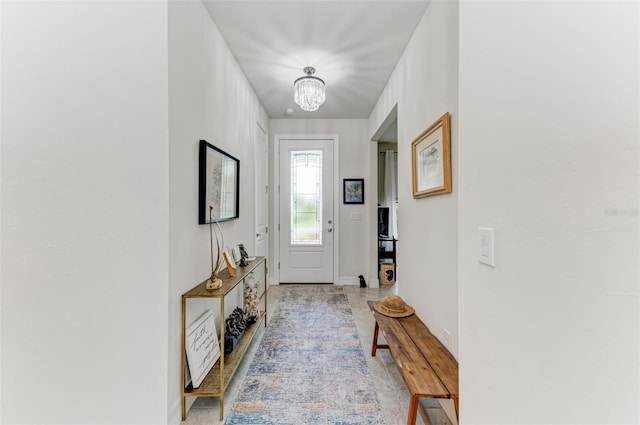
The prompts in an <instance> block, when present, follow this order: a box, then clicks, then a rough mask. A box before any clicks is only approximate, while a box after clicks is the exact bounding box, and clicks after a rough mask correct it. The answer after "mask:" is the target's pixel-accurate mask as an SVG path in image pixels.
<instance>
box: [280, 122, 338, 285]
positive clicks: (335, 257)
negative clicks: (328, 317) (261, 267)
mask: <svg viewBox="0 0 640 425" xmlns="http://www.w3.org/2000/svg"><path fill="white" fill-rule="evenodd" d="M273 140H274V142H275V143H274V149H273V164H274V166H273V182H274V184H275V186H276V188H277V189H276V190H274V191H273V193H274V195H275V196H274V202H273V219H274V223H273V224H274V226H273V228H274V230H275V231H274V232H273V233H272V234H274V233H275V232H277V235H278V240H279V239H280V226H279V221H280V166H279V165H280V141H281V140H331V141H332V143H333V183H334V184H333V205H334V207H333V208H334V209H333V238H334V239H333V284H334V285H337V284H338V283H339V282H340V185H339V181H340V162H339V158H340V156H339V147H340V136H339V135H338V134H276V135H275V136H274V138H273ZM273 245H274V248H275V249H274V253H273V254H274V255H273V259H274V261H273V266H274V267H273V268H274V273H273V276H274V283H275V284H279V283H280V268H279V267H278V264H280V244H279V243H274V244H273Z"/></svg>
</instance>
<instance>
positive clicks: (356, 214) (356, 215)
mask: <svg viewBox="0 0 640 425" xmlns="http://www.w3.org/2000/svg"><path fill="white" fill-rule="evenodd" d="M351 220H362V214H361V213H359V212H352V213H351Z"/></svg>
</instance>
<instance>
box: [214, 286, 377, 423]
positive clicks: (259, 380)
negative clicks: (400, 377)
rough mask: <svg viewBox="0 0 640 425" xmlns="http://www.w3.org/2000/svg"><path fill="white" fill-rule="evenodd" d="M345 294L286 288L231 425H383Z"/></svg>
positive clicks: (244, 383)
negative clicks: (338, 424)
mask: <svg viewBox="0 0 640 425" xmlns="http://www.w3.org/2000/svg"><path fill="white" fill-rule="evenodd" d="M345 292H346V291H345V289H344V287H334V286H333V285H331V286H328V285H327V286H283V287H282V292H281V296H280V299H281V301H280V302H279V303H278V307H277V309H276V310H275V311H274V314H273V316H272V317H271V318H270V320H269V327H268V328H267V330H268V331H267V332H264V334H263V336H262V339H261V341H260V345H259V346H258V349H257V351H256V353H255V355H254V357H253V360H252V362H251V365H250V366H249V370H248V371H247V374H246V377H245V378H244V380H243V381H241V382H240V385H239V389H238V393H237V396H236V397H235V401H234V405H233V410H232V411H231V412H230V414H228V416H227V419H226V421H225V424H226V425H245V424H261V425H279V424H337V423H340V424H367V425H383V424H385V423H386V422H385V420H384V417H383V415H382V410H381V409H380V405H379V403H378V399H379V397H378V396H377V395H376V389H375V388H376V387H375V385H374V383H373V376H372V373H371V371H370V369H369V366H368V364H367V357H368V355H366V354H365V352H364V350H363V348H362V345H361V343H360V339H359V338H358V329H357V327H356V324H355V322H354V319H353V313H352V311H351V308H350V306H349V301H348V298H347V294H346V293H345Z"/></svg>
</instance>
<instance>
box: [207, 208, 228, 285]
mask: <svg viewBox="0 0 640 425" xmlns="http://www.w3.org/2000/svg"><path fill="white" fill-rule="evenodd" d="M214 224H215V228H216V229H217V231H214V226H213V225H214ZM214 235H215V240H216V261H215V262H214V261H213V239H214ZM209 240H210V246H211V277H210V278H209V279H207V282H206V284H205V287H206V288H207V289H209V290H214V289H219V288H220V287H221V286H222V279H220V278H219V277H218V273H220V269H221V267H222V266H223V261H224V259H223V257H224V255H223V253H222V247H223V246H224V235H223V234H222V229H221V228H220V225H219V224H218V222H217V221H213V207H209Z"/></svg>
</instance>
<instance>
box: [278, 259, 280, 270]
mask: <svg viewBox="0 0 640 425" xmlns="http://www.w3.org/2000/svg"><path fill="white" fill-rule="evenodd" d="M278 270H280V261H278Z"/></svg>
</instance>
